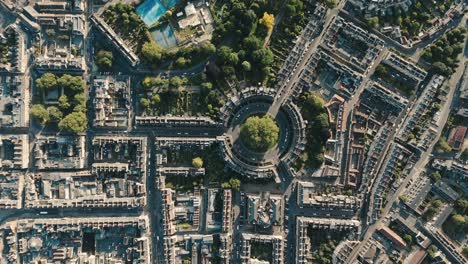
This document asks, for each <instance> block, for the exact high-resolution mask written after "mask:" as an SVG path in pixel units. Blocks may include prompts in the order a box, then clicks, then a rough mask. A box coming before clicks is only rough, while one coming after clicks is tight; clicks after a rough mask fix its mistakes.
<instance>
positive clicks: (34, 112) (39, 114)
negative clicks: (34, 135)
mask: <svg viewBox="0 0 468 264" xmlns="http://www.w3.org/2000/svg"><path fill="white" fill-rule="evenodd" d="M30 115H31V118H32V119H34V120H36V121H37V122H39V123H40V124H41V125H45V124H46V123H47V122H48V121H49V119H50V116H49V112H48V111H47V110H46V109H45V108H44V106H43V105H41V104H35V105H33V106H32V107H31V110H30Z"/></svg>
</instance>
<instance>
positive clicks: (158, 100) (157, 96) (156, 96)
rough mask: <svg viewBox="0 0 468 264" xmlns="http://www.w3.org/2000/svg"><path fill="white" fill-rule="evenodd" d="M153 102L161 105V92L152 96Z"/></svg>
mask: <svg viewBox="0 0 468 264" xmlns="http://www.w3.org/2000/svg"><path fill="white" fill-rule="evenodd" d="M151 103H152V104H153V105H155V106H156V105H159V103H161V96H160V95H159V94H155V95H153V96H152V97H151Z"/></svg>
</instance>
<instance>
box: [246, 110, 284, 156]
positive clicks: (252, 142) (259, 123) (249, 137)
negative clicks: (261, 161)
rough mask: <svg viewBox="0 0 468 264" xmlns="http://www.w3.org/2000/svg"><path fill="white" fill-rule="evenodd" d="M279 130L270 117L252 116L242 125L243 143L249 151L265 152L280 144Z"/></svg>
mask: <svg viewBox="0 0 468 264" xmlns="http://www.w3.org/2000/svg"><path fill="white" fill-rule="evenodd" d="M278 135H279V128H278V125H276V122H275V121H274V120H273V118H271V117H269V116H263V117H259V116H251V117H249V118H247V120H246V121H245V123H244V124H242V125H241V132H240V137H241V139H242V143H243V144H244V145H245V146H246V147H247V148H249V149H251V150H253V151H257V152H264V151H267V150H268V149H270V148H272V147H274V146H275V145H276V143H277V142H278Z"/></svg>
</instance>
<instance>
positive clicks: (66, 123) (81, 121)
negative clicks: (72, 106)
mask: <svg viewBox="0 0 468 264" xmlns="http://www.w3.org/2000/svg"><path fill="white" fill-rule="evenodd" d="M87 127H88V119H87V118H86V114H84V113H83V112H73V113H71V114H69V115H67V116H65V117H64V118H63V119H62V121H60V122H59V128H60V129H62V130H66V131H70V132H73V133H81V132H84V131H85V130H86V128H87Z"/></svg>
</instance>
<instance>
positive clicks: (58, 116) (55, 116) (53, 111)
mask: <svg viewBox="0 0 468 264" xmlns="http://www.w3.org/2000/svg"><path fill="white" fill-rule="evenodd" d="M47 112H48V113H49V117H50V121H52V122H60V120H62V117H63V113H62V111H60V109H58V107H56V106H49V107H47Z"/></svg>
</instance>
